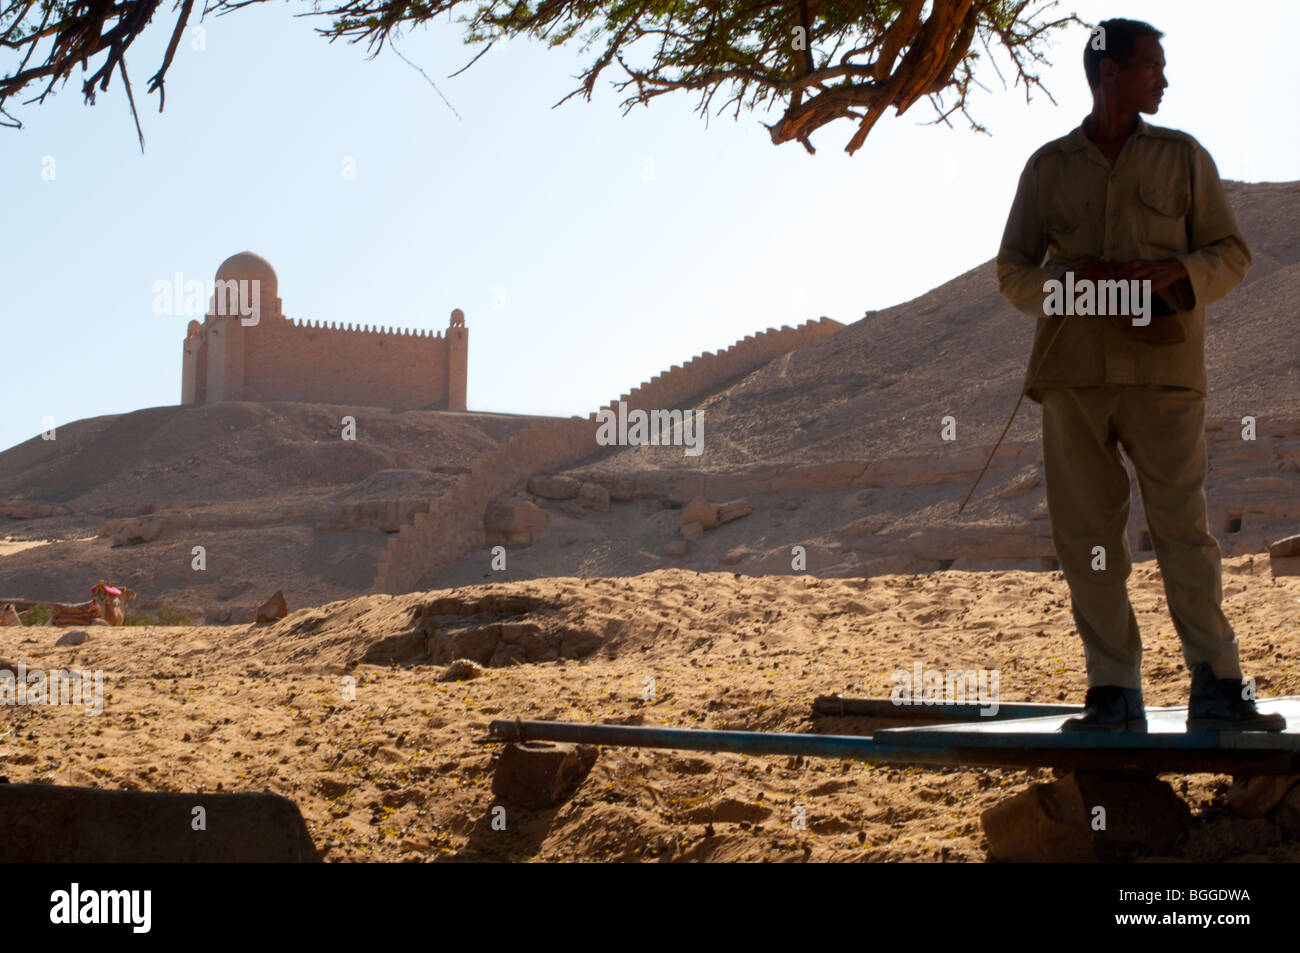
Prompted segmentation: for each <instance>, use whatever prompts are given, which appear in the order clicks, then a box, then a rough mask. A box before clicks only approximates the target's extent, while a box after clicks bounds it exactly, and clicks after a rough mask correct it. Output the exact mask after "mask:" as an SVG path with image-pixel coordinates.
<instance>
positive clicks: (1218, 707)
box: [1187, 662, 1286, 731]
mask: <svg viewBox="0 0 1300 953" xmlns="http://www.w3.org/2000/svg"><path fill="white" fill-rule="evenodd" d="M1243 684H1244V682H1243V681H1242V680H1241V679H1239V678H1215V677H1214V670H1213V669H1211V668H1210V665H1209V663H1208V662H1197V663H1196V664H1195V665H1193V666H1192V693H1191V698H1190V700H1189V701H1188V703H1187V730H1188V731H1286V718H1285V717H1283V716H1282V715H1276V714H1275V715H1262V714H1260V713H1259V710H1258V709H1257V708H1256V707H1255V702H1254V701H1253V700H1251V699H1249V698H1243V697H1242V685H1243Z"/></svg>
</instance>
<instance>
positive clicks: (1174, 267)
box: [1116, 258, 1188, 291]
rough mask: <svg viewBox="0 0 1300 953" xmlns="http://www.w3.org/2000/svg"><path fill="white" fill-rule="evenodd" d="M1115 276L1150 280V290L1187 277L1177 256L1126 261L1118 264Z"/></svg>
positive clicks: (1167, 285)
mask: <svg viewBox="0 0 1300 953" xmlns="http://www.w3.org/2000/svg"><path fill="white" fill-rule="evenodd" d="M1116 277H1119V278H1123V279H1124V280H1125V281H1148V280H1149V281H1150V282H1151V290H1152V291H1159V290H1160V289H1162V288H1168V287H1169V286H1170V285H1172V284H1173V283H1174V282H1176V281H1179V280H1181V279H1183V278H1186V277H1188V275H1187V269H1186V268H1184V267H1183V263H1182V262H1181V261H1179V260H1178V259H1177V258H1161V259H1158V260H1156V261H1141V260H1138V261H1126V262H1122V263H1120V265H1119V273H1118V274H1117V275H1116Z"/></svg>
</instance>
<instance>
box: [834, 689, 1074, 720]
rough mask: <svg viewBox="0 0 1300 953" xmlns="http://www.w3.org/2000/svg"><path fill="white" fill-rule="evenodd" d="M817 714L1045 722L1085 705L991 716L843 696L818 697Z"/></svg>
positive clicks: (957, 707) (971, 708)
mask: <svg viewBox="0 0 1300 953" xmlns="http://www.w3.org/2000/svg"><path fill="white" fill-rule="evenodd" d="M813 711H814V712H816V713H817V714H819V715H862V716H864V717H867V718H893V719H897V720H900V721H901V720H909V721H910V720H912V719H918V720H922V721H929V720H932V719H933V720H936V721H945V722H955V721H1005V720H1007V719H1010V718H1041V717H1043V716H1044V715H1077V714H1080V713H1081V712H1082V711H1083V706H1082V705H1051V704H1045V703H1041V704H1040V703H1038V702H1002V703H999V704H998V708H997V711H996V712H993V713H992V714H988V712H989V706H988V705H978V704H974V703H968V704H953V705H928V704H922V703H920V702H913V703H912V704H910V705H900V704H898V703H897V702H895V701H894V700H893V699H892V698H845V697H844V696H843V695H818V696H817V698H816V699H815V700H814V701H813Z"/></svg>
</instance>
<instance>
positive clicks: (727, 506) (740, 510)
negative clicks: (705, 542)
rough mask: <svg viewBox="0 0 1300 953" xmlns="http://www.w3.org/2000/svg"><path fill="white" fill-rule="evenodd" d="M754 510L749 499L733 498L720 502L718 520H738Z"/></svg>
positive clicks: (726, 521) (727, 521) (723, 521)
mask: <svg viewBox="0 0 1300 953" xmlns="http://www.w3.org/2000/svg"><path fill="white" fill-rule="evenodd" d="M752 512H754V507H753V506H752V505H751V504H750V502H749V500H731V501H730V502H727V503H719V504H718V522H719V523H730V522H731V521H732V520H738V519H740V518H741V517H743V516H748V515H749V514H750V513H752Z"/></svg>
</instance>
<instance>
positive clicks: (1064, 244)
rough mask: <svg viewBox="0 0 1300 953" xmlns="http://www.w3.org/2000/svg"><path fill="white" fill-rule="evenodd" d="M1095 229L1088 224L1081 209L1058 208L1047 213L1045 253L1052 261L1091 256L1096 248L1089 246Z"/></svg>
mask: <svg viewBox="0 0 1300 953" xmlns="http://www.w3.org/2000/svg"><path fill="white" fill-rule="evenodd" d="M1094 231H1095V229H1093V228H1092V227H1090V226H1089V224H1088V222H1087V215H1086V214H1085V210H1083V209H1070V210H1064V209H1058V210H1055V211H1052V212H1049V213H1048V215H1047V241H1048V246H1047V254H1048V257H1049V258H1050V259H1051V260H1053V261H1072V260H1076V259H1086V258H1092V257H1094V255H1095V254H1096V250H1095V249H1093V248H1092V247H1091V244H1092V243H1091V236H1092V234H1093V232H1094Z"/></svg>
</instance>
